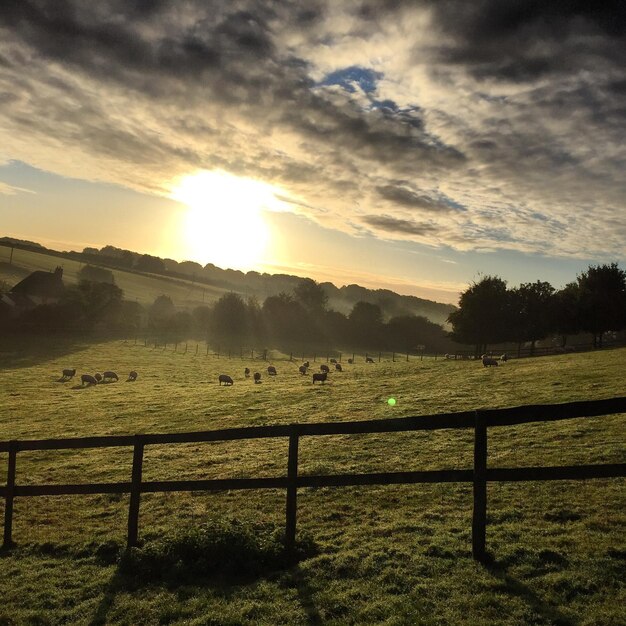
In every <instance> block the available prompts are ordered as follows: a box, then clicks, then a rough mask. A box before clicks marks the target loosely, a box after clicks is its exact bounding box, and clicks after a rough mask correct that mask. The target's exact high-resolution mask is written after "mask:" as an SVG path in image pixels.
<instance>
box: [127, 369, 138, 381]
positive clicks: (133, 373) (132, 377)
mask: <svg viewBox="0 0 626 626" xmlns="http://www.w3.org/2000/svg"><path fill="white" fill-rule="evenodd" d="M128 380H130V381H135V380H137V372H136V371H135V370H131V372H130V374H128Z"/></svg>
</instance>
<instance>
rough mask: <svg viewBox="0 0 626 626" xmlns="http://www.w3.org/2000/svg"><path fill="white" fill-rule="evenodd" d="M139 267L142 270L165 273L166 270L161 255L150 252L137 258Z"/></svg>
mask: <svg viewBox="0 0 626 626" xmlns="http://www.w3.org/2000/svg"><path fill="white" fill-rule="evenodd" d="M137 269H138V270H139V271H141V272H150V273H152V274H163V273H164V272H165V263H163V259H160V258H159V257H156V256H152V255H150V254H142V255H141V256H140V257H139V259H138V260H137Z"/></svg>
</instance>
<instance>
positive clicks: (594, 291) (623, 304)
mask: <svg viewBox="0 0 626 626" xmlns="http://www.w3.org/2000/svg"><path fill="white" fill-rule="evenodd" d="M578 290H579V312H580V326H581V330H583V331H585V332H589V333H591V334H592V335H593V344H594V347H595V346H599V347H602V337H603V335H604V333H606V332H607V331H610V330H622V329H623V328H626V272H624V270H621V269H620V268H619V267H618V265H617V263H611V264H609V265H590V266H589V268H588V269H587V271H586V272H583V273H582V274H580V275H579V276H578Z"/></svg>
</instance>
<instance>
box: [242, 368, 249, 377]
mask: <svg viewBox="0 0 626 626" xmlns="http://www.w3.org/2000/svg"><path fill="white" fill-rule="evenodd" d="M243 375H244V376H245V377H246V378H250V368H249V367H246V369H245V370H243Z"/></svg>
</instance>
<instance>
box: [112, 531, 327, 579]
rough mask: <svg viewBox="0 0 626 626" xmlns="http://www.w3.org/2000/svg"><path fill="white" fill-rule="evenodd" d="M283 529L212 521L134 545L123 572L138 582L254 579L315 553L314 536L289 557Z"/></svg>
mask: <svg viewBox="0 0 626 626" xmlns="http://www.w3.org/2000/svg"><path fill="white" fill-rule="evenodd" d="M283 533H284V531H283V530H282V529H277V528H276V527H275V526H274V525H273V524H265V525H259V524H255V525H253V524H247V523H244V522H240V521H238V520H235V519H233V520H211V521H209V522H207V523H205V524H203V525H201V526H195V527H192V528H186V529H182V530H179V531H177V532H176V533H175V534H174V535H173V536H170V537H167V538H163V539H160V540H158V541H154V542H149V543H146V544H145V545H144V546H142V547H140V548H132V549H131V550H130V551H129V552H126V553H125V554H124V555H123V556H122V558H121V560H120V574H121V575H122V576H123V577H124V578H126V579H127V581H128V582H132V583H133V584H134V585H141V584H145V583H149V582H166V583H169V584H174V585H179V584H185V583H195V582H197V581H198V579H207V578H213V577H219V578H220V579H223V578H224V577H227V578H237V579H240V578H252V577H256V576H260V575H262V574H264V573H267V572H271V571H275V570H278V569H281V568H284V567H288V566H289V565H291V564H293V563H295V562H297V561H300V560H302V559H304V558H307V557H308V556H310V555H312V554H314V553H315V549H314V544H313V542H312V541H311V540H310V539H308V540H300V541H298V542H296V547H295V550H294V553H293V555H291V556H288V555H287V553H286V550H285V546H284V540H283Z"/></svg>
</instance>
